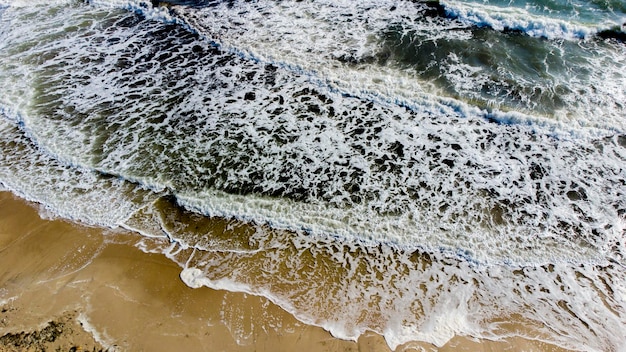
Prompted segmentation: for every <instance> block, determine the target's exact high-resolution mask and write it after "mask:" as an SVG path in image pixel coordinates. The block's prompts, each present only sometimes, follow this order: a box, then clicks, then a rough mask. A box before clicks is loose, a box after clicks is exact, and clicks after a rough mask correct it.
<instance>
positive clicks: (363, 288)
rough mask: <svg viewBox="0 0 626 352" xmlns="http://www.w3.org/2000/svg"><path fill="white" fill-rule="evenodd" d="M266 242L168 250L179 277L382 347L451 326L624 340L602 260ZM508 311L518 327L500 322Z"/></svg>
mask: <svg viewBox="0 0 626 352" xmlns="http://www.w3.org/2000/svg"><path fill="white" fill-rule="evenodd" d="M275 241H278V242H282V241H285V242H284V243H283V245H282V246H280V245H279V246H277V245H276V244H275V243H273V244H271V245H270V244H269V243H267V244H266V245H262V248H263V250H262V251H260V252H257V253H255V254H254V256H251V255H250V254H246V253H242V252H237V253H235V252H231V251H227V250H226V251H224V250H220V251H207V252H205V251H194V252H193V253H192V254H191V257H188V256H189V252H186V253H181V254H182V255H180V256H177V255H174V256H173V259H174V260H177V261H179V262H181V263H182V262H185V263H184V264H181V266H182V267H183V268H184V269H183V270H182V272H181V279H182V280H183V281H184V282H185V283H186V284H187V285H189V286H190V287H194V288H197V287H201V286H207V287H210V288H213V289H221V290H229V291H236V292H245V293H250V294H255V295H261V296H264V297H267V298H268V299H269V300H271V301H272V302H274V303H275V304H277V305H279V306H281V307H282V308H283V309H285V310H287V311H289V312H291V313H292V314H294V315H295V316H296V317H297V318H298V319H299V320H301V321H303V322H304V323H307V324H313V325H317V326H321V327H323V328H325V329H327V330H329V331H330V332H331V333H332V334H333V335H334V336H336V337H340V338H343V339H350V340H356V339H358V337H359V336H360V335H361V334H363V333H364V332H365V331H367V330H370V331H374V332H377V333H380V334H382V335H383V336H384V337H385V339H386V340H387V343H388V344H389V347H390V348H391V349H395V348H397V347H398V346H399V345H401V344H404V343H407V342H409V341H415V340H419V341H426V342H430V343H433V344H435V345H437V346H442V345H444V344H445V343H447V342H448V341H449V339H450V338H452V337H453V336H455V335H466V336H467V335H469V336H473V337H477V338H488V339H498V338H502V337H503V334H504V336H508V337H511V336H521V337H524V338H527V339H532V340H540V341H545V342H548V343H551V344H556V345H557V346H561V347H563V348H569V349H580V348H583V349H585V350H598V351H599V350H607V349H608V350H611V349H614V348H616V346H621V344H623V343H624V341H625V340H624V338H623V336H622V335H621V334H620V333H619V332H620V331H621V330H622V329H623V327H624V326H626V321H625V320H624V317H623V312H624V309H625V307H624V304H623V302H622V301H620V300H619V299H618V298H617V297H613V295H612V294H611V292H612V290H613V289H614V288H616V287H618V286H619V282H620V280H622V279H623V278H624V272H623V270H621V269H620V268H615V267H612V266H611V265H609V266H606V267H596V266H593V265H569V264H557V265H553V264H550V265H546V266H537V267H507V266H487V267H480V266H468V265H467V263H464V262H463V261H456V260H448V259H445V258H443V257H440V256H438V255H436V254H435V255H434V256H433V255H429V256H428V257H427V258H425V260H423V261H422V260H421V259H419V258H420V257H419V256H416V255H415V253H411V252H403V251H397V250H395V249H391V248H389V247H387V246H386V245H384V244H383V245H382V246H381V245H377V246H368V245H362V244H358V243H350V242H344V243H337V242H335V241H333V240H327V241H325V240H320V239H318V238H316V239H311V238H310V237H300V236H298V237H297V238H295V239H294V238H293V236H285V237H283V236H281V235H279V234H274V236H273V238H272V239H271V240H270V242H275ZM275 267H280V268H281V269H280V270H279V271H274V270H272V268H275ZM328 267H331V268H333V270H332V271H328V270H326V268H328ZM303 282H306V284H305V286H304V287H303ZM516 315H519V316H521V317H523V318H522V319H523V322H520V323H522V324H524V326H526V328H525V329H524V330H517V331H515V332H512V331H508V330H507V329H506V328H503V327H502V326H501V325H500V323H499V322H502V321H505V322H508V321H510V319H511V316H516ZM503 319H504V320H503Z"/></svg>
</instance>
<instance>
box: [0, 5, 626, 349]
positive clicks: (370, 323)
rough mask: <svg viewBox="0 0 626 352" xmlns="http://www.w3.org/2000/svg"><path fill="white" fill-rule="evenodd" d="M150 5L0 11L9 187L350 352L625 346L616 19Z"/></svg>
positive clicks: (530, 8)
mask: <svg viewBox="0 0 626 352" xmlns="http://www.w3.org/2000/svg"><path fill="white" fill-rule="evenodd" d="M161 5H162V6H157V5H156V4H151V3H143V2H137V3H135V2H131V3H126V2H102V1H94V2H92V3H80V2H59V3H57V4H48V3H46V4H37V3H19V2H10V3H7V4H5V5H0V43H1V44H0V89H1V90H2V91H3V92H5V93H4V94H3V95H1V96H0V112H1V113H2V115H3V119H1V120H0V128H1V129H2V131H3V133H2V137H1V140H0V143H2V154H0V158H1V160H2V162H1V163H0V182H1V183H2V185H3V186H4V187H5V188H7V189H10V190H12V191H13V192H15V193H17V194H19V195H21V196H22V197H24V198H26V199H29V200H34V201H37V202H40V203H42V204H43V205H44V206H45V207H47V209H48V210H49V211H50V216H62V217H66V218H70V219H73V220H77V221H81V222H86V223H89V224H94V225H99V226H104V227H125V228H129V229H132V230H135V231H137V232H139V233H141V234H142V235H144V236H153V237H167V238H169V239H170V241H171V243H172V247H171V248H169V249H168V250H166V251H165V252H166V254H167V255H168V256H169V257H170V258H172V259H173V260H175V261H176V262H178V263H179V264H180V265H181V267H183V268H184V270H183V272H182V274H181V277H182V279H183V280H184V281H185V282H186V283H187V284H188V285H190V286H197V285H205V286H209V287H212V288H220V289H227V290H234V291H244V292H249V293H253V294H256V295H261V296H265V297H267V298H269V299H270V300H272V301H274V302H275V303H277V304H279V305H280V306H281V307H283V308H285V309H287V310H288V311H290V312H291V313H293V314H294V315H295V316H296V317H297V318H298V319H300V320H302V321H304V322H307V323H310V324H314V325H318V326H322V327H324V328H326V329H328V330H329V331H331V333H333V334H334V335H336V336H339V337H343V338H349V339H356V338H357V337H358V336H359V335H360V334H362V333H363V332H364V331H367V330H372V331H376V332H378V333H380V334H382V335H384V336H385V338H386V339H387V342H388V344H389V345H390V346H391V347H392V348H393V347H395V346H398V345H400V344H402V343H404V342H407V341H411V340H421V341H427V342H432V343H435V344H438V345H442V344H444V343H445V342H446V341H447V340H449V339H450V338H451V337H452V336H454V335H455V334H457V335H469V336H476V337H487V338H494V339H497V338H502V337H506V336H508V335H510V334H512V332H511V331H507V330H506V329H503V328H502V326H504V325H506V322H507V321H510V320H516V321H524V322H526V324H527V325H528V326H529V327H531V328H530V329H531V330H530V331H533V334H536V335H533V336H528V337H532V338H537V339H540V340H544V341H549V342H552V343H556V344H558V345H560V346H562V347H566V348H573V349H584V350H616V349H618V348H619V346H621V344H623V342H624V338H623V336H622V335H623V334H621V333H620V332H621V331H622V330H623V329H624V327H625V325H626V321H625V315H624V301H625V300H626V288H625V287H626V283H625V281H624V278H625V273H626V271H625V270H624V250H625V244H624V237H625V230H624V229H625V225H626V222H625V218H624V214H625V212H626V196H625V192H626V181H625V180H626V177H625V176H626V172H625V171H624V168H623V165H624V161H625V159H626V137H625V135H624V131H625V130H626V124H625V121H626V120H625V117H626V107H625V106H624V105H623V101H625V99H624V98H625V97H626V90H625V89H624V87H626V76H624V73H623V67H624V64H625V62H624V61H625V60H626V55H625V54H626V46H625V45H624V44H623V43H621V42H619V41H618V40H616V39H603V38H602V37H601V36H599V35H598V34H597V33H599V32H601V31H603V30H606V29H607V27H606V26H607V25H608V26H609V27H610V28H613V27H616V26H617V27H619V26H620V22H621V21H622V20H623V19H624V18H625V15H624V9H623V8H620V7H619V4H608V5H607V4H604V5H603V4H595V5H594V6H595V7H589V8H587V10H585V11H584V12H577V11H575V10H574V9H573V8H570V7H568V6H570V5H567V4H565V5H563V6H561V7H555V8H547V7H545V6H543V5H541V4H524V5H519V6H518V7H517V8H516V7H503V6H501V4H487V5H480V6H477V5H476V4H473V5H472V6H471V8H472V9H473V10H472V11H474V12H475V13H469V12H468V11H469V10H467V8H469V5H468V3H464V2H441V3H439V4H435V3H419V2H418V3H413V2H386V1H380V0H379V1H376V2H374V1H361V2H358V3H353V2H324V1H318V2H296V3H291V2H272V1H257V2H252V3H248V2H246V3H240V2H201V3H198V4H195V5H194V6H189V5H188V4H185V5H168V6H165V5H164V4H161ZM540 5H541V6H540ZM515 6H516V5H515ZM542 6H543V7H542ZM554 6H556V5H554ZM574 7H575V8H578V7H576V6H574ZM476 11H478V12H476ZM479 12H480V13H479ZM529 13H530V14H532V16H531V18H532V19H534V21H535V22H532V23H531V24H530V25H527V26H526V27H524V26H519V25H514V24H511V23H517V22H519V21H522V19H526V18H527V17H528V16H530V15H528V14H529ZM479 15H480V16H483V17H480V16H479ZM486 15H488V16H490V18H492V19H493V18H497V19H498V21H500V22H498V23H499V24H498V23H496V22H489V21H487V20H485V18H486V17H485V16H486ZM511 16H512V17H511ZM480 18H482V19H481V20H480V21H482V22H478V19H480ZM511 18H513V19H514V20H515V21H517V22H515V21H513V22H511V21H512V20H511ZM505 19H506V21H505ZM507 21H508V22H507ZM539 29H541V30H540V31H539ZM611 30H614V31H616V32H619V31H620V30H621V29H619V28H617V29H611ZM546 33H547V34H546Z"/></svg>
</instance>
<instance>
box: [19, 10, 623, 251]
mask: <svg viewBox="0 0 626 352" xmlns="http://www.w3.org/2000/svg"><path fill="white" fill-rule="evenodd" d="M104 18H106V19H107V20H106V22H105V23H107V25H106V26H104V27H102V28H100V29H99V30H98V31H93V30H92V27H86V28H80V27H75V26H72V27H71V28H72V30H73V31H78V33H82V32H83V31H86V32H87V33H89V34H90V35H88V36H80V35H72V36H64V37H62V38H60V39H58V40H55V41H54V42H52V43H50V44H48V43H45V44H43V45H41V46H35V47H34V48H33V49H30V50H29V51H28V52H27V53H25V54H24V57H25V58H30V57H31V56H32V57H35V58H36V57H39V56H42V55H50V53H54V55H55V56H54V60H49V61H48V62H47V63H46V66H45V67H43V68H39V69H37V68H35V67H33V72H35V73H34V74H35V75H36V76H37V77H38V81H37V82H38V84H40V85H43V86H46V90H45V91H46V94H42V95H41V96H39V97H38V99H37V100H36V101H35V102H33V104H32V107H31V108H30V110H29V114H28V115H26V116H24V117H23V119H22V120H23V121H22V125H23V127H22V128H23V129H24V130H25V131H26V132H27V134H28V136H29V137H30V138H32V139H33V140H34V141H36V143H37V144H38V145H39V146H40V148H41V149H42V150H44V151H45V152H46V153H47V154H49V155H52V156H54V158H55V159H58V160H61V161H63V162H64V163H68V164H73V165H78V166H80V167H83V168H85V169H87V170H98V171H100V172H103V173H106V174H111V175H120V176H121V177H122V178H123V179H125V180H130V181H133V182H137V183H140V184H143V185H145V186H146V187H148V188H150V189H155V190H161V189H167V190H168V191H170V192H171V193H173V194H174V195H176V196H177V197H178V198H179V199H180V200H181V202H182V203H183V204H184V205H185V206H187V207H189V208H191V209H194V210H196V211H199V212H201V213H204V214H210V215H219V216H227V217H235V218H240V219H245V220H247V221H260V222H263V223H268V224H270V225H272V226H275V227H277V228H284V229H292V230H306V231H309V232H310V233H313V234H322V235H324V236H329V235H333V234H334V235H340V236H343V237H352V238H361V239H363V240H365V241H383V242H391V243H395V244H397V245H400V246H408V247H410V248H424V249H429V250H441V251H443V252H446V253H451V254H453V255H461V256H465V257H469V258H473V259H474V260H478V261H481V262H491V263H503V262H519V263H522V262H524V263H528V262H531V263H544V262H550V261H557V262H558V261H600V262H601V261H602V260H603V258H604V257H605V256H606V255H608V256H610V257H620V256H622V255H623V253H622V252H623V248H622V246H620V245H616V244H617V243H620V239H619V237H620V234H621V233H622V232H623V228H622V227H621V226H620V225H619V224H620V222H619V219H620V215H619V214H620V211H622V209H623V208H624V198H623V197H622V194H623V191H624V190H623V185H621V183H620V182H621V181H620V175H621V173H620V171H619V170H620V166H619V165H620V163H621V160H622V158H623V154H624V151H623V145H622V142H620V141H622V137H621V136H616V137H606V138H597V137H594V136H592V135H584V134H583V135H582V136H574V137H571V136H568V135H567V134H566V133H565V134H564V135H563V136H558V138H554V135H555V127H554V125H548V126H547V127H546V126H542V125H540V124H531V125H530V126H523V125H522V124H517V125H513V126H506V125H496V124H492V123H489V122H487V121H485V119H484V118H483V116H482V114H484V111H482V110H480V109H478V108H475V107H471V106H468V105H466V104H463V103H460V102H457V103H456V105H455V104H453V102H449V103H448V104H441V101H440V100H434V101H429V100H424V101H420V102H414V103H415V104H414V105H413V106H411V108H410V109H407V108H406V107H404V106H400V105H394V104H390V103H384V104H383V103H380V102H377V101H372V100H369V99H363V98H360V97H359V96H353V95H346V94H344V93H342V92H341V91H337V90H333V89H330V88H329V86H327V85H321V84H320V82H319V81H317V80H314V79H311V76H309V75H308V74H298V73H297V72H294V71H293V70H290V69H287V68H280V67H277V66H274V65H272V64H266V63H263V62H259V61H255V60H250V59H248V58H247V57H245V56H238V55H234V54H232V53H229V52H224V51H221V50H219V49H217V48H215V47H214V46H213V45H212V44H211V43H206V42H202V41H198V37H197V36H195V35H193V34H190V33H188V32H186V31H185V30H184V29H182V28H180V27H178V26H176V25H173V24H169V25H167V26H168V27H167V29H166V30H164V29H163V25H162V24H160V23H158V22H152V21H144V20H142V19H141V18H139V17H137V16H134V15H132V14H124V15H122V14H119V13H118V14H108V15H105V16H104ZM68 25H69V24H68ZM105 41H110V42H112V45H107V46H104V45H93V43H103V42H105ZM77 64H80V67H81V69H80V70H78V69H75V65H77ZM111 67H116V69H115V70H112V69H111ZM85 71H87V72H89V73H90V75H88V76H87V75H84V72H85ZM168 85H169V88H168ZM491 116H495V117H497V119H499V120H505V121H506V119H507V118H508V119H513V118H516V119H522V118H523V116H524V115H523V114H519V113H513V112H511V113H498V112H493V113H491ZM520 116H521V117H520ZM556 130H558V128H556ZM59 134H62V135H63V136H64V137H65V138H63V139H60V138H58V136H59ZM581 134H582V132H581ZM583 137H584V138H583ZM609 151H610V152H609ZM572 169H577V170H579V172H578V174H571V170H572ZM599 174H602V175H604V176H603V177H597V175H599ZM607 175H608V176H607ZM611 175H614V176H611ZM606 204H610V205H609V206H607V205H606ZM294 209H297V211H294ZM597 234H600V235H597ZM192 245H193V244H192Z"/></svg>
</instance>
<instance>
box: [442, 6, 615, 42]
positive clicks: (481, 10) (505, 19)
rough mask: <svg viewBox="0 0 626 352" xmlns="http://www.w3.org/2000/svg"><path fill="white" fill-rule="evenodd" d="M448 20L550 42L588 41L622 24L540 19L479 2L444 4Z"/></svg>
mask: <svg viewBox="0 0 626 352" xmlns="http://www.w3.org/2000/svg"><path fill="white" fill-rule="evenodd" d="M441 4H442V5H443V6H444V7H445V9H446V13H447V14H448V16H451V17H453V18H455V19H458V20H460V21H461V22H464V23H470V24H472V25H476V26H480V27H490V28H493V29H494V30H497V31H503V30H518V31H521V32H524V33H526V34H528V35H530V36H534V37H544V38H548V39H568V40H576V39H585V38H588V37H590V36H592V35H594V34H596V33H597V32H598V31H600V30H602V29H607V28H610V27H613V26H619V25H620V24H621V23H617V22H610V21H608V23H607V21H602V22H603V23H602V26H604V27H597V25H598V24H597V23H593V22H592V23H588V21H584V20H583V21H581V20H578V19H576V17H577V16H576V15H575V14H572V16H571V18H569V19H559V18H558V17H556V16H555V15H554V14H549V15H541V14H535V13H533V12H531V11H529V9H528V7H527V8H519V7H515V6H506V7H503V6H495V5H491V4H486V3H480V2H462V1H453V0H452V1H445V0H444V1H441Z"/></svg>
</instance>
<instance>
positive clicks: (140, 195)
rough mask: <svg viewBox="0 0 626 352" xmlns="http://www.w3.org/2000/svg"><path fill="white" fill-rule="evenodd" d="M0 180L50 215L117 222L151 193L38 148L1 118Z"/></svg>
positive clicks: (106, 223)
mask: <svg viewBox="0 0 626 352" xmlns="http://www.w3.org/2000/svg"><path fill="white" fill-rule="evenodd" d="M0 131H2V137H1V138H0V145H2V150H1V152H0V183H1V184H2V185H3V186H4V187H5V188H6V189H8V190H11V191H12V192H14V193H16V194H18V195H19V196H21V197H22V198H25V199H27V200H29V201H33V202H37V203H41V204H42V205H43V206H44V207H45V209H46V210H48V211H49V213H48V214H49V215H53V216H55V217H56V216H61V217H64V218H67V219H73V220H77V221H81V222H84V223H87V224H92V225H100V226H105V227H116V226H118V224H120V223H121V222H122V221H124V220H126V219H127V218H128V217H129V216H131V214H133V213H134V212H136V211H137V209H138V207H139V206H141V204H142V203H143V202H145V201H148V200H149V199H150V198H151V197H155V195H152V194H151V193H150V192H148V191H145V190H142V189H140V188H137V187H136V186H135V185H131V184H129V183H127V182H125V181H123V180H119V179H110V178H109V179H104V178H103V177H102V176H100V175H98V174H97V173H96V172H94V171H91V170H84V169H80V168H75V167H70V166H67V165H63V164H61V163H59V162H58V161H57V160H55V159H54V158H51V157H49V156H47V155H45V154H43V153H42V152H41V151H40V150H37V149H36V148H35V147H34V146H33V145H32V144H31V142H30V141H29V140H28V139H27V138H26V137H25V136H24V135H23V134H21V133H20V131H19V130H18V129H17V128H16V127H15V126H12V125H11V124H10V123H8V122H7V120H6V119H4V118H1V119H0Z"/></svg>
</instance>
